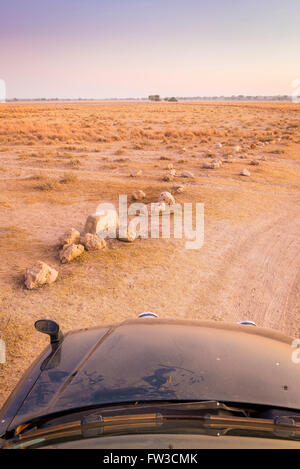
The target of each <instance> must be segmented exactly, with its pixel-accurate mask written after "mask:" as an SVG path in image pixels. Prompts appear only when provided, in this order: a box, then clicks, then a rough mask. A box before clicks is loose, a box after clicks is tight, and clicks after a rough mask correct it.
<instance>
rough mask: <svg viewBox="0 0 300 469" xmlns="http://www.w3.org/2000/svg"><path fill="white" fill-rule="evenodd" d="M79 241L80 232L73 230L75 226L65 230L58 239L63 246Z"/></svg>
mask: <svg viewBox="0 0 300 469" xmlns="http://www.w3.org/2000/svg"><path fill="white" fill-rule="evenodd" d="M79 241H80V233H79V231H77V230H75V228H70V229H69V230H68V231H66V232H65V233H64V234H63V236H61V238H60V239H59V244H60V245H61V246H63V245H64V244H76V243H79Z"/></svg>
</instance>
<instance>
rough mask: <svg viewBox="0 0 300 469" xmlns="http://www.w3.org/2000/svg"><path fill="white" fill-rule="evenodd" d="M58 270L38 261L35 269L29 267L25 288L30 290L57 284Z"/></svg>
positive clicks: (26, 273)
mask: <svg viewBox="0 0 300 469" xmlns="http://www.w3.org/2000/svg"><path fill="white" fill-rule="evenodd" d="M57 276H58V272H57V270H55V269H53V268H52V267H50V266H49V265H48V264H45V262H42V261H38V262H37V263H36V264H35V265H34V266H33V267H28V268H27V269H26V272H25V286H26V288H28V290H32V289H33V288H38V287H41V286H42V285H45V284H48V285H50V284H51V283H53V282H55V280H56V279H57Z"/></svg>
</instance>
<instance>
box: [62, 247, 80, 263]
mask: <svg viewBox="0 0 300 469" xmlns="http://www.w3.org/2000/svg"><path fill="white" fill-rule="evenodd" d="M83 251H84V246H83V245H82V244H65V245H64V247H63V248H62V249H61V251H60V253H59V258H60V261H61V263H62V264H66V263H67V262H71V261H72V260H73V259H75V258H76V257H79V256H81V254H82V253H83Z"/></svg>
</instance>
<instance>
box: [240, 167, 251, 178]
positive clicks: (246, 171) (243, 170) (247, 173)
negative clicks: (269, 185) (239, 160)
mask: <svg viewBox="0 0 300 469" xmlns="http://www.w3.org/2000/svg"><path fill="white" fill-rule="evenodd" d="M240 175H241V176H248V177H249V176H251V173H250V171H248V169H246V168H243V169H242V171H241V172H240Z"/></svg>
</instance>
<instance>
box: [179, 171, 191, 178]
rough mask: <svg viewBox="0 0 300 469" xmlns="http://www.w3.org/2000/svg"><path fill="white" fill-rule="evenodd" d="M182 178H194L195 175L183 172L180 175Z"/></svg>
mask: <svg viewBox="0 0 300 469" xmlns="http://www.w3.org/2000/svg"><path fill="white" fill-rule="evenodd" d="M180 176H181V177H182V178H193V177H194V174H193V173H191V172H190V171H183V172H182V173H181V175H180Z"/></svg>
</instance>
